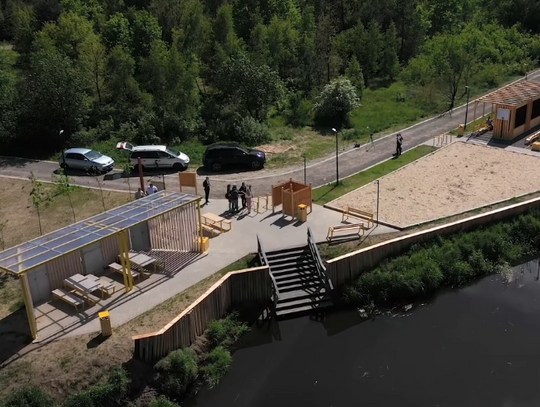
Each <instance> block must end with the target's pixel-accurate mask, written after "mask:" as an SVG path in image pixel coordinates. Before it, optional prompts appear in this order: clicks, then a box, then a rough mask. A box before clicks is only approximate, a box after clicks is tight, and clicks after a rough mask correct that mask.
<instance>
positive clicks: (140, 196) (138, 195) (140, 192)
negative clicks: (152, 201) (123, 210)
mask: <svg viewBox="0 0 540 407" xmlns="http://www.w3.org/2000/svg"><path fill="white" fill-rule="evenodd" d="M143 196H144V192H143V190H142V188H141V187H139V189H137V192H135V199H141V198H142V197H143Z"/></svg>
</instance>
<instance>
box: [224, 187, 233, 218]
mask: <svg viewBox="0 0 540 407" xmlns="http://www.w3.org/2000/svg"><path fill="white" fill-rule="evenodd" d="M225 199H226V200H227V201H228V202H229V212H231V211H232V197H231V184H229V185H227V192H225Z"/></svg>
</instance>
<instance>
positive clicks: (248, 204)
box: [245, 185, 253, 215]
mask: <svg viewBox="0 0 540 407" xmlns="http://www.w3.org/2000/svg"><path fill="white" fill-rule="evenodd" d="M245 197H246V207H247V211H248V215H249V214H250V213H251V201H252V199H253V194H252V193H251V185H248V186H247V188H246V192H245Z"/></svg>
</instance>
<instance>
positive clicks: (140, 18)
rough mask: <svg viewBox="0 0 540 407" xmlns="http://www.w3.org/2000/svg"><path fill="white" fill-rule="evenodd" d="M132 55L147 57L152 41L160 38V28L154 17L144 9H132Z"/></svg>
mask: <svg viewBox="0 0 540 407" xmlns="http://www.w3.org/2000/svg"><path fill="white" fill-rule="evenodd" d="M132 30H133V55H134V57H135V58H141V57H147V56H148V54H149V52H150V49H151V47H152V44H153V43H154V41H157V40H160V39H161V34H162V30H161V27H160V25H159V22H158V20H157V18H156V17H154V16H153V15H152V14H150V13H149V12H148V11H146V10H136V11H133V22H132Z"/></svg>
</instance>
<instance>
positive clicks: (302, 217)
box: [297, 205, 307, 222]
mask: <svg viewBox="0 0 540 407" xmlns="http://www.w3.org/2000/svg"><path fill="white" fill-rule="evenodd" d="M297 218H298V220H299V221H300V222H305V221H307V205H298V215H297Z"/></svg>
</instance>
